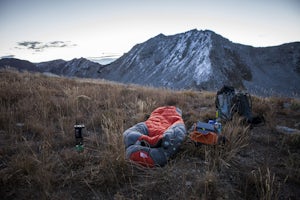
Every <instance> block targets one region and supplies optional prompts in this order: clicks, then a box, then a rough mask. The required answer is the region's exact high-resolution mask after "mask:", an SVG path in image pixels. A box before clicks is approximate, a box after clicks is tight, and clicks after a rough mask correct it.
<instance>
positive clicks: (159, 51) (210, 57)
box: [99, 30, 300, 96]
mask: <svg viewBox="0 0 300 200" xmlns="http://www.w3.org/2000/svg"><path fill="white" fill-rule="evenodd" d="M99 72H100V73H99V77H101V78H105V79H109V80H113V81H120V82H123V83H134V84H142V85H150V86H155V87H168V88H173V89H205V90H217V89H219V88H221V87H222V86H223V85H224V84H228V85H233V86H235V87H236V88H239V89H244V90H248V91H249V92H251V93H255V94H258V95H272V94H279V95H289V96H290V95H297V94H298V95H299V93H300V43H299V42H295V43H289V44H284V45H280V46H275V47H264V48H255V47H252V46H246V45H242V44H236V43H233V42H231V41H229V40H228V39H226V38H223V37H222V36H220V35H218V34H216V33H214V32H212V31H207V30H206V31H198V30H191V31H188V32H185V33H181V34H176V35H171V36H165V35H163V34H160V35H158V36H156V37H154V38H151V39H149V40H148V41H146V42H144V43H141V44H137V45H135V46H134V47H133V48H132V49H131V50H130V51H129V52H128V53H126V54H124V55H123V56H122V57H121V58H119V59H118V60H116V61H115V62H113V63H111V64H109V65H106V66H105V67H104V68H102V69H101V70H100V71H99Z"/></svg>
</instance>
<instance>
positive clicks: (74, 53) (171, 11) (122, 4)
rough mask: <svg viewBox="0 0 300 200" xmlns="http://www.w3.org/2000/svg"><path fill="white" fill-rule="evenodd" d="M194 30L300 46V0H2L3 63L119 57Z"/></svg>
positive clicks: (242, 40) (233, 38)
mask: <svg viewBox="0 0 300 200" xmlns="http://www.w3.org/2000/svg"><path fill="white" fill-rule="evenodd" d="M192 29H197V30H211V31H214V32H215V33H217V34H220V35H222V36H223V37H225V38H227V39H229V40H231V41H232V42H235V43H241V44H245V45H251V46H255V47H265V46H276V45H280V44H283V43H288V42H295V41H300V0H0V58H4V57H14V58H19V59H24V60H29V61H31V62H42V61H49V60H54V59H64V60H71V59H73V58H80V57H85V58H99V57H100V58H111V57H119V56H121V55H122V54H124V53H126V52H128V51H129V50H130V49H131V48H132V47H133V46H134V45H136V44H139V43H143V42H145V41H147V40H148V39H150V38H152V37H155V36H156V35H158V34H160V33H163V34H164V35H174V34H178V33H183V32H186V31H189V30H192Z"/></svg>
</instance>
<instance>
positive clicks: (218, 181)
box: [0, 70, 300, 200]
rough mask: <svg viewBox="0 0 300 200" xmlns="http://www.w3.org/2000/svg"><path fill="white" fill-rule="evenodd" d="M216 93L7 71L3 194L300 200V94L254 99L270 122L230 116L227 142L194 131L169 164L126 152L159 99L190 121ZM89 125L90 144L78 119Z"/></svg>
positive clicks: (1, 98) (207, 111)
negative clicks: (135, 128)
mask: <svg viewBox="0 0 300 200" xmlns="http://www.w3.org/2000/svg"><path fill="white" fill-rule="evenodd" d="M214 98H215V93H211V92H204V91H203V92H199V91H190V90H182V91H172V90H167V89H155V88H147V87H141V86H135V85H123V84H116V83H112V82H108V81H103V80H99V79H98V80H96V79H68V78H59V77H46V76H44V75H41V74H38V73H37V74H30V73H18V72H16V71H9V70H1V71H0V111H1V115H0V177H1V179H0V194H1V198H2V199H251V200H253V199H297V198H298V197H299V196H300V190H299V188H300V170H299V169H300V161H299V156H300V136H299V134H286V133H282V132H281V131H280V129H278V128H276V126H278V125H280V126H284V127H289V128H293V129H300V127H299V126H300V125H299V119H300V114H299V113H300V112H299V111H300V102H299V100H296V99H292V98H258V97H253V98H254V99H253V112H254V114H256V115H260V116H264V118H265V121H266V122H265V123H264V124H260V125H259V126H254V127H249V126H246V125H243V124H242V123H241V120H240V119H239V118H238V117H235V118H234V119H233V121H231V122H228V123H226V124H223V134H224V135H225V136H226V137H227V138H228V139H229V142H227V143H226V144H225V145H220V146H204V145H202V146H196V145H195V144H194V143H192V142H191V140H190V139H188V138H187V139H186V141H185V142H184V144H183V145H182V147H181V150H180V152H179V153H178V154H177V155H176V156H175V157H174V158H172V159H171V160H170V161H169V162H168V164H167V165H166V166H165V167H162V168H155V169H147V168H142V167H140V166H135V165H133V164H132V163H130V162H128V161H127V160H125V158H124V145H123V141H122V133H123V131H124V130H125V129H127V128H129V127H131V126H132V125H134V124H135V123H138V122H141V121H144V120H145V119H147V116H149V114H150V113H151V111H153V110H154V109H155V108H156V107H158V106H163V105H176V106H178V107H179V108H181V109H182V111H183V119H184V122H185V124H186V127H187V128H190V127H191V125H192V124H193V123H194V122H196V121H197V120H201V121H207V120H208V119H212V118H214V115H215V105H214ZM75 122H78V123H83V124H85V126H86V128H85V129H84V144H85V147H84V152H82V153H78V152H76V150H75V147H74V146H75V138H74V128H73V126H74V124H75Z"/></svg>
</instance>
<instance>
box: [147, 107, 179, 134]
mask: <svg viewBox="0 0 300 200" xmlns="http://www.w3.org/2000/svg"><path fill="white" fill-rule="evenodd" d="M145 123H146V126H147V128H148V134H149V137H154V136H157V135H162V134H163V133H164V132H165V131H166V130H167V129H168V128H169V127H170V126H172V125H173V124H176V123H184V122H183V120H182V118H181V116H180V114H179V113H178V112H177V111H176V107H175V106H165V107H159V108H157V109H155V110H154V111H153V112H152V113H151V115H150V117H149V119H148V120H147V121H145Z"/></svg>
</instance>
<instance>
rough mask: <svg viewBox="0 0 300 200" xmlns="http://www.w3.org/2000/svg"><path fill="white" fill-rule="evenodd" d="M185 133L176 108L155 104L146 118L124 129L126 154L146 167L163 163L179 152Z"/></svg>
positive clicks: (179, 113)
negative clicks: (156, 105)
mask: <svg viewBox="0 0 300 200" xmlns="http://www.w3.org/2000/svg"><path fill="white" fill-rule="evenodd" d="M186 134H187V131H186V128H185V125H184V122H183V119H182V112H181V110H180V109H179V108H177V107H175V106H164V107H158V108H156V109H155V110H154V111H153V112H152V113H151V115H150V117H149V118H148V119H147V120H146V121H144V122H140V123H138V124H136V125H134V126H132V127H130V128H129V129H127V130H126V131H124V133H123V138H124V144H125V148H126V158H127V159H129V160H131V161H133V162H134V163H137V164H140V165H142V166H146V167H155V166H164V165H165V164H166V163H167V161H168V159H169V158H170V157H171V156H173V155H175V154H176V153H177V152H178V150H179V147H180V145H181V144H182V142H183V141H184V139H185V137H186Z"/></svg>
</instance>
